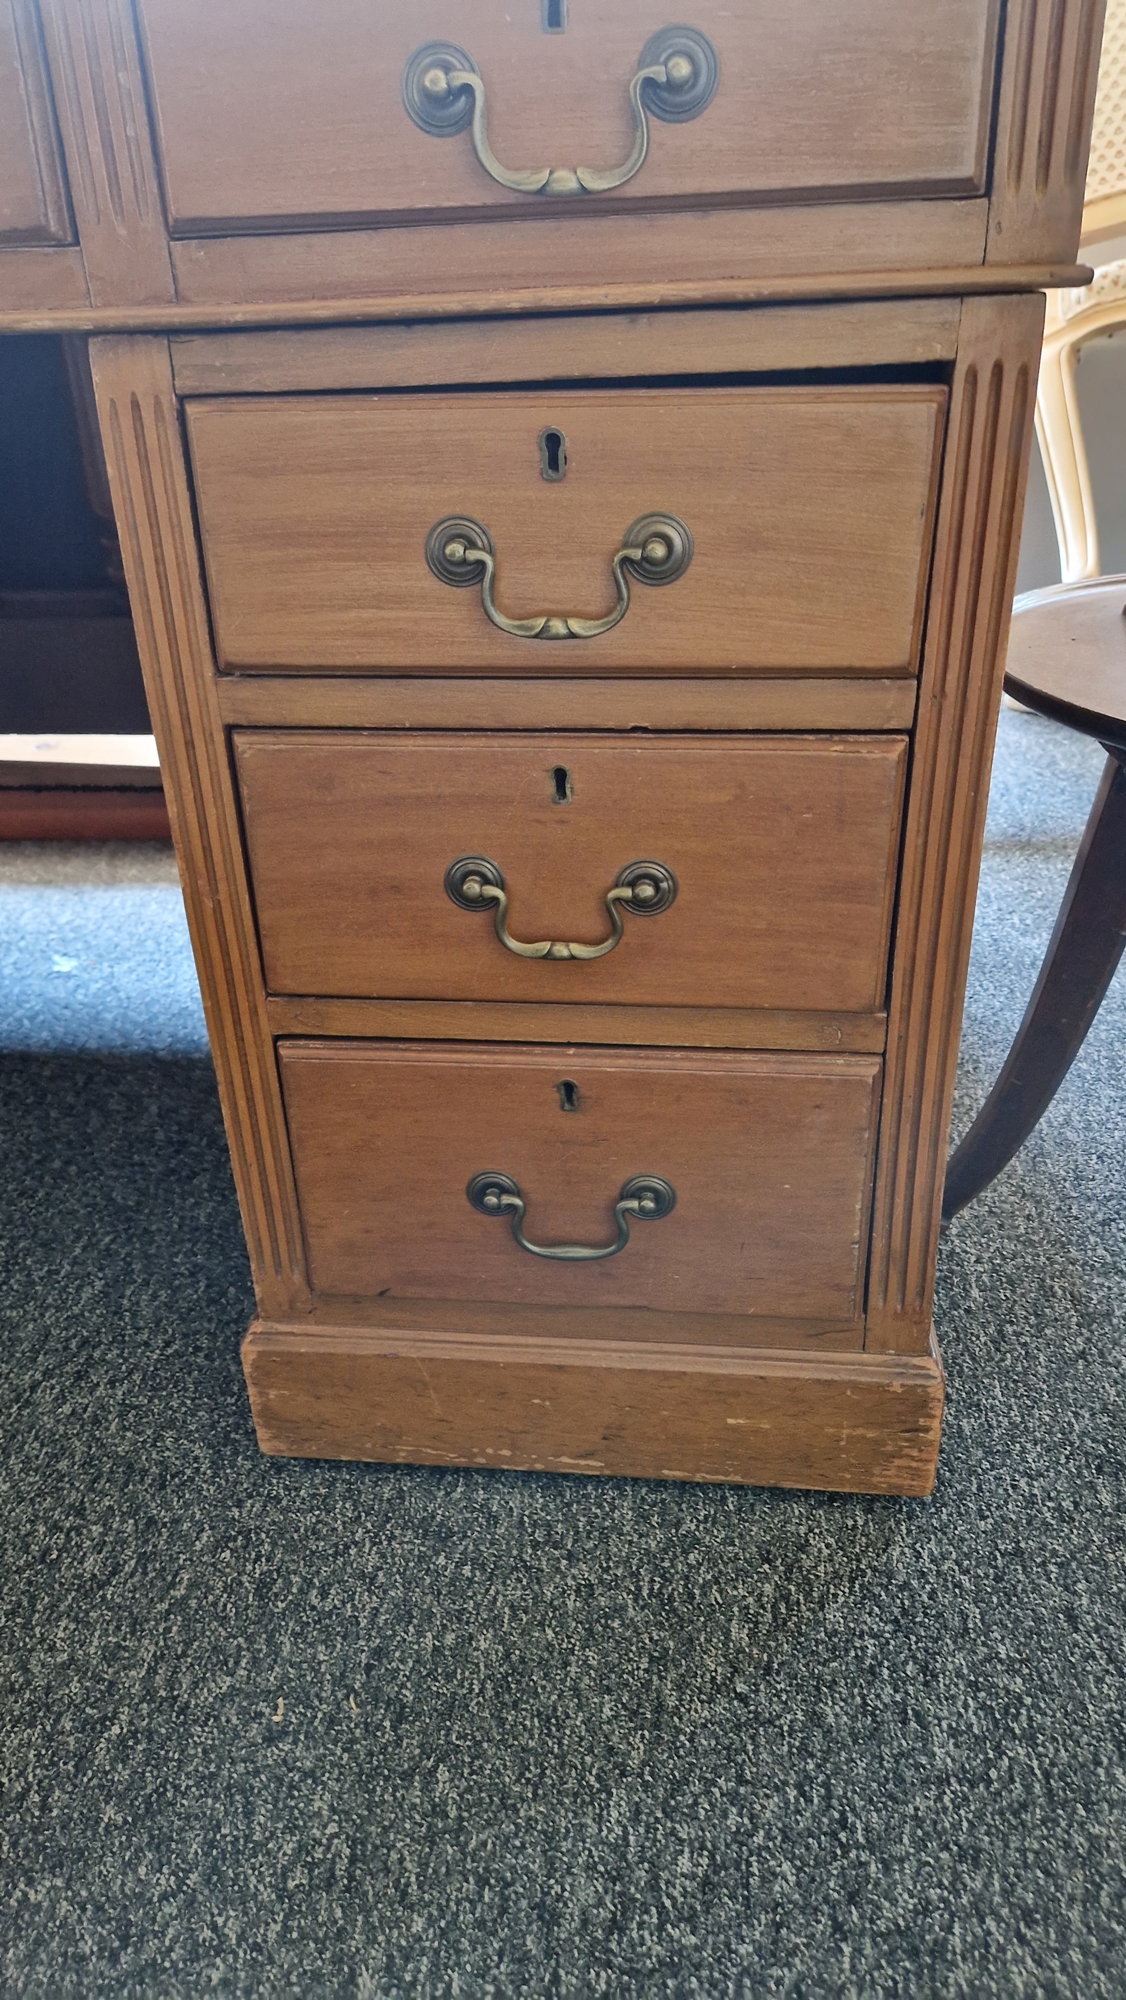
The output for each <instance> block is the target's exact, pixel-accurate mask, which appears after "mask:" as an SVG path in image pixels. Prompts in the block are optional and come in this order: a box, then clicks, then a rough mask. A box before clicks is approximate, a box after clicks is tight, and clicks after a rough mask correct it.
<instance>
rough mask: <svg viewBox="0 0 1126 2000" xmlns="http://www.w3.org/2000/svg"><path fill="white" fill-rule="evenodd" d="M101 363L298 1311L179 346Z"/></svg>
mask: <svg viewBox="0 0 1126 2000" xmlns="http://www.w3.org/2000/svg"><path fill="white" fill-rule="evenodd" d="M91 361H92V364H93V370H94V381H95V387H96V390H97V394H98V406H99V411H100V414H101V419H102V425H103V435H104V436H105V439H106V445H107V461H108V469H109V477H110V487H111V491H112V493H113V499H114V506H115V510H116V513H117V519H118V522H119V524H120V527H121V545H122V557H123V560H124V564H125V571H126V576H127V579H128V583H129V595H130V600H131V603H132V607H133V616H134V619H135V622H136V630H137V642H138V650H139V653H140V657H141V665H142V668H143V671H144V675H145V687H146V692H147V694H148V699H149V707H150V711H151V714H152V719H153V730H154V734H155V736H156V740H157V747H158V750H159V754H160V768H161V772H162V775H163V778H164V784H165V792H166V797H167V800H168V807H169V817H170V819H171V822H172V830H173V836H174V838H175V841H176V846H177V849H178V851H179V854H180V857H181V861H182V868H181V875H182V878H183V883H184V897H185V904H186V908H187V915H188V923H189V927H190V929H191V934H192V942H193V945H194V948H195V953H196V962H197V965H198V967H199V972H200V985H201V988H202V992H203V1000H204V1007H205V1010H206V1013H207V1019H208V1027H209V1031H210V1037H211V1047H212V1051H213V1053H214V1058H215V1068H216V1073H217V1077H218V1082H219V1091H220V1097H221V1100H222V1104H223V1111H224V1116H225V1119H226V1124H227V1135H228V1139H229V1142H230V1147H231V1155H232V1161H233V1165H234V1172H235V1183H236V1186H237V1189H238V1193H239V1199H240V1203H241V1207H242V1216H243V1226H244V1229H245V1231H246V1238H247V1244H248V1248H249V1251H250V1259H251V1265H252V1267H253V1271H254V1276H255V1282H256V1285H257V1287H258V1295H259V1299H260V1301H262V1303H263V1304H264V1306H267V1307H269V1309H272V1310H279V1309H280V1310H294V1309H296V1307H297V1306H298V1305H299V1303H300V1302H302V1301H303V1300H304V1299H305V1298H306V1297H307V1288H306V1284H305V1269H304V1248H303V1243H302V1236H301V1227H300V1221H299V1217H298V1212H297V1197H296V1190H295V1188H294V1184H293V1172H292V1166H291V1164H290V1158H289V1145H288V1139H287V1136H286V1129H285V1118H284V1113H283V1111H282V1105H281V1094H280V1089H279V1084H278V1076H277V1068H276V1064H275V1062H274V1057H273V1050H272V1047H271V1044H270V1039H269V1026H268V1023H267V1020H266V1010H265V999H264V995H263V993H262V987H261V973H260V970H259V964H258V951H257V944H256V940H255V936H254V929H253V921H252V918H251V914H250V907H249V901H248V898H247V894H246V890H245V886H244V881H243V869H242V855H241V848H240V841H239V830H238V823H237V818H236V815H235V807H234V801H233V798H232V796H231V788H230V779H229V775H228V772H227V768H226V753H225V744H224V739H223V731H222V724H221V722H220V719H219V715H218V711H217V707H216V704H215V694H214V677H213V675H214V670H213V662H212V658H211V652H210V644H209V640H208V634H207V618H206V611H205V608H204V601H203V589H202V582H201V578H200V574H199V563H198V557H197V552H196V547H195V539H194V532H193V525H192V513H191V500H190V496H189V493H188V487H187V479H186V475H185V470H184V462H183V455H182V450H181V444H180V437H179V432H178V427H177V415H176V402H175V397H174V394H173V389H172V372H171V365H170V362H169V357H168V343H167V341H163V340H107V341H98V342H95V344H94V347H93V349H92V352H91ZM275 1301H276V1302H277V1303H276V1304H275V1303H274V1302H275ZM287 1302H288V1303H287Z"/></svg>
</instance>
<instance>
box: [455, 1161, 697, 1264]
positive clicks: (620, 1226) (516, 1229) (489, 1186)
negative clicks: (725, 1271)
mask: <svg viewBox="0 0 1126 2000" xmlns="http://www.w3.org/2000/svg"><path fill="white" fill-rule="evenodd" d="M465 1192H466V1196H467V1198H468V1200H469V1205H470V1207H471V1208H475V1209H476V1210H477V1212H478V1214H479V1215H501V1216H507V1217H508V1219H509V1222H510V1223H511V1225H512V1235H513V1239H514V1241H515V1242H517V1243H518V1244H519V1246H520V1248H521V1250H526V1251H527V1252H528V1254H529V1255H530V1256H532V1257H550V1258H553V1259H556V1260H557V1261H558V1262H560V1263H563V1264H595V1263H598V1262H599V1261H600V1259H601V1258H603V1257H616V1256H617V1254H618V1252H619V1250H624V1249H625V1247H626V1244H627V1243H628V1242H629V1225H630V1219H631V1218H632V1219H633V1220H634V1221H635V1222H659V1221H660V1220H661V1217H662V1216H665V1215H669V1214H671V1213H672V1210H673V1209H674V1208H675V1207H676V1189H675V1188H674V1187H672V1186H671V1184H670V1183H669V1182H668V1181H666V1180H662V1179H661V1176H660V1175H659V1174H634V1175H633V1176H632V1178H631V1179H630V1180H628V1181H626V1182H625V1184H624V1186H623V1188H622V1191H621V1193H620V1194H619V1196H618V1199H617V1201H616V1202H615V1203H614V1221H615V1222H616V1224H617V1230H618V1233H617V1236H616V1238H615V1240H614V1242H613V1243H604V1244H595V1245H588V1244H585V1243H529V1241H528V1239H527V1237H526V1236H525V1234H524V1226H523V1225H524V1213H525V1203H524V1197H523V1195H522V1194H521V1192H520V1189H519V1187H518V1186H517V1184H516V1182H515V1181H514V1180H513V1179H512V1176H511V1174H497V1173H483V1174H474V1176H473V1178H472V1180H471V1181H470V1182H469V1185H468V1186H467V1188H466V1190H465Z"/></svg>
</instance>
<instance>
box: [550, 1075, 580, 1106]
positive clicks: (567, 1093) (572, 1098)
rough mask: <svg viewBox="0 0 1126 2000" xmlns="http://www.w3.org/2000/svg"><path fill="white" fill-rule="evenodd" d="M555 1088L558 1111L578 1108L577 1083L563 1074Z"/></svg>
mask: <svg viewBox="0 0 1126 2000" xmlns="http://www.w3.org/2000/svg"><path fill="white" fill-rule="evenodd" d="M555 1088H556V1090H557V1091H558V1092H559V1109H560V1111H577V1110H578V1108H579V1086H578V1084H577V1083H572V1082H571V1079H570V1077H569V1076H565V1077H564V1078H563V1081H562V1083H557V1084H556V1086H555Z"/></svg>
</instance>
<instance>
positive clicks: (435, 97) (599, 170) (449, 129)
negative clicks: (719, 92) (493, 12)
mask: <svg viewBox="0 0 1126 2000" xmlns="http://www.w3.org/2000/svg"><path fill="white" fill-rule="evenodd" d="M718 78H719V65H718V63H717V61H716V53H715V50H714V49H713V47H712V45H711V43H710V42H709V41H708V39H707V36H706V35H701V34H700V33H699V31H698V30H697V29H695V28H662V29H661V30H660V32H659V33H658V34H656V35H651V36H650V38H649V40H648V41H647V42H646V44H645V47H644V48H643V49H642V51H641V54H640V56H639V57H638V59H637V68H636V70H635V71H634V74H633V76H632V77H631V78H630V82H629V109H630V118H631V120H632V123H633V145H632V147H631V149H630V154H629V157H628V159H626V160H624V161H623V162H622V165H621V166H620V167H516V168H509V167H502V166H501V163H500V161H499V160H498V159H497V157H496V155H495V153H494V152H493V149H492V147H491V146H490V144H489V132H488V113H487V110H486V105H485V86H484V83H483V82H482V80H481V74H480V71H479V70H478V68H477V65H476V63H475V62H474V61H473V58H472V56H468V55H466V53H465V50H464V49H459V48H456V47H455V46H454V44H453V43H452V42H426V43H425V44H424V45H423V47H422V48H420V49H416V50H415V52H414V54H413V56H412V57H411V58H410V61H409V62H408V64H407V66H406V69H405V70H404V71H403V85H402V89H403V104H404V107H405V109H406V112H407V115H408V117H410V118H412V119H413V120H414V123H415V124H416V125H417V126H418V128H419V130H420V131H422V132H426V133H429V134H430V136H431V137H432V138H435V139H448V138H452V137H453V135H454V134H455V133H457V132H464V131H465V128H466V126H469V127H470V130H471V136H472V140H473V150H474V152H475V153H476V155H477V158H478V160H479V162H480V164H481V166H483V167H484V169H485V172H486V173H487V174H489V175H490V176H491V178H492V179H493V180H494V181H496V182H497V183H498V185H499V186H500V187H504V188H511V189H512V190H513V192H514V193H516V194H545V195H582V194H606V193H607V192H608V191H609V190H610V189H611V188H618V187H621V186H623V184H624V183H625V182H626V181H629V180H632V179H633V176H634V175H635V174H636V173H637V172H638V170H639V169H640V168H641V167H643V166H644V164H645V156H646V154H647V153H648V151H649V124H648V120H647V118H646V113H647V112H648V113H650V114H651V116H652V117H654V118H660V119H661V120H662V121H663V122H664V123H665V124H666V125H681V124H683V123H684V122H685V121H686V120H687V119H689V118H698V117H699V115H700V113H701V111H703V110H704V109H705V108H706V106H707V105H709V104H710V103H711V100H712V98H713V96H714V95H715V87H716V83H717V81H718Z"/></svg>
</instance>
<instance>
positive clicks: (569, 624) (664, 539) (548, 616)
mask: <svg viewBox="0 0 1126 2000" xmlns="http://www.w3.org/2000/svg"><path fill="white" fill-rule="evenodd" d="M692 546H693V545H692V536H691V534H690V532H689V530H688V529H687V528H686V527H685V525H684V522H683V521H679V520H678V519H677V517H676V515H675V514H643V515H642V516H641V518H640V520H637V521H634V522H633V524H632V526H631V527H629V528H627V529H626V534H625V539H624V541H623V543H622V546H621V548H620V549H618V550H617V552H616V554H615V555H613V556H612V557H611V560H610V568H611V571H612V573H613V578H614V585H615V589H616V592H617V603H616V604H615V606H614V609H613V610H612V611H610V612H607V614H606V616H605V617H604V618H580V617H576V616H574V615H572V614H566V613H565V614H562V615H559V614H554V613H550V612H544V613H543V614H541V615H540V616H538V617H535V618H508V617H506V615H505V613H504V612H503V611H501V610H499V609H498V607H497V602H496V597H495V595H494V590H495V585H496V567H497V566H496V557H495V555H494V553H493V543H492V537H491V535H490V534H489V531H488V529H487V528H484V527H482V525H481V523H480V521H474V520H471V519H470V518H469V517H468V516H467V515H463V514H447V515H446V516H445V518H444V519H443V520H441V521H435V523H434V526H433V527H432V528H431V530H430V533H429V534H428V535H427V537H426V561H427V563H428V565H429V567H430V569H431V570H432V571H433V573H434V575H435V576H436V577H437V578H438V579H439V581H440V582H441V583H449V584H453V585H455V586H456V587H458V588H464V586H465V585H467V584H469V585H473V584H478V583H479V584H480V586H481V603H482V606H483V608H484V611H485V614H486V616H487V617H488V618H490V619H491V621H492V623H493V624H494V625H495V626H496V628H497V630H498V631H499V632H508V633H509V634H511V636H512V637H513V638H514V639H597V638H598V637H599V635H600V634H601V633H603V632H612V631H613V629H614V626H615V625H620V624H621V621H622V619H623V618H624V617H625V615H626V612H627V611H628V610H629V585H630V578H631V577H633V579H634V581H635V582H637V583H645V584H651V585H656V584H663V583H675V582H676V580H677V578H678V577H681V576H683V575H684V572H685V570H686V569H687V568H688V565H689V563H690V562H691V560H692Z"/></svg>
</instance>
